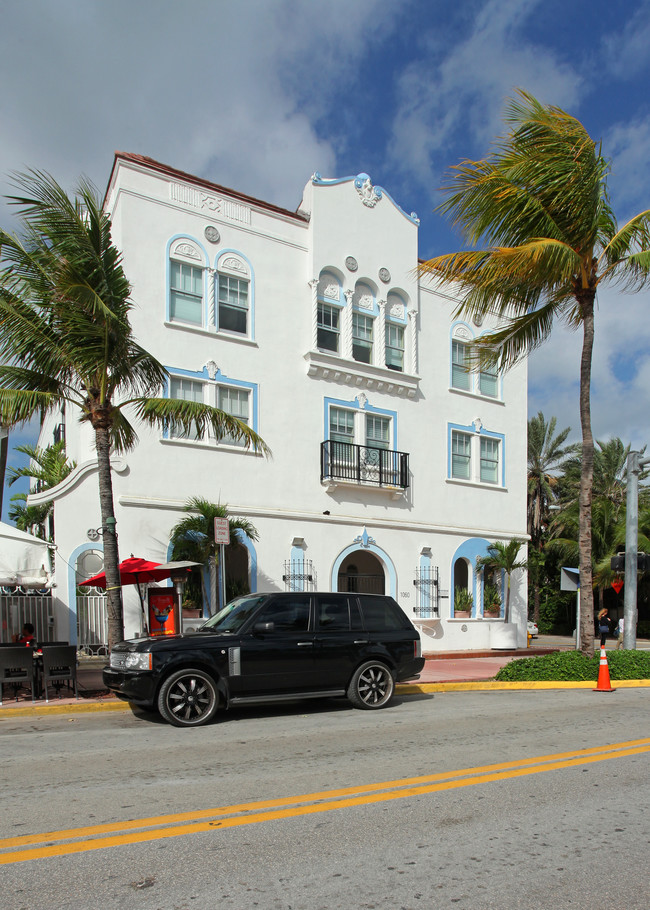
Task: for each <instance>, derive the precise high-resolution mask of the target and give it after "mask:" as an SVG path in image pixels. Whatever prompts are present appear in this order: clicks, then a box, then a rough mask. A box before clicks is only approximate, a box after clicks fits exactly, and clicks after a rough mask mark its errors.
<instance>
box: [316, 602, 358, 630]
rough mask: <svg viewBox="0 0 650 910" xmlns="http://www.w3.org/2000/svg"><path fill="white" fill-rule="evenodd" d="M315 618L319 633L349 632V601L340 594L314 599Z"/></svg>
mask: <svg viewBox="0 0 650 910" xmlns="http://www.w3.org/2000/svg"><path fill="white" fill-rule="evenodd" d="M316 616H317V622H318V630H319V631H320V632H349V631H350V601H349V598H347V597H344V596H341V595H340V594H338V595H337V594H333V595H332V596H330V597H328V596H327V594H323V595H321V596H320V597H318V598H317V599H316Z"/></svg>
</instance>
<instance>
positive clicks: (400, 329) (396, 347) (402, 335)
mask: <svg viewBox="0 0 650 910" xmlns="http://www.w3.org/2000/svg"><path fill="white" fill-rule="evenodd" d="M393 332H395V333H396V334H397V336H398V338H397V341H398V343H397V344H393V343H392V338H391V335H392V333H393ZM385 348H386V366H387V367H388V369H389V370H394V371H395V372H396V373H403V372H404V364H405V349H406V326H404V325H402V324H401V323H399V322H392V321H391V320H390V319H387V320H386V340H385ZM389 351H390V352H391V354H392V353H393V352H397V355H398V356H397V358H396V359H397V360H398V361H400V365H399V366H396V365H395V364H394V363H389V362H388V361H389Z"/></svg>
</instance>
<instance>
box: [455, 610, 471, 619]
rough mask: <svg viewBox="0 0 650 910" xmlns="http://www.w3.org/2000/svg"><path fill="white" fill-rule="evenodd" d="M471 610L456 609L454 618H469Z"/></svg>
mask: <svg viewBox="0 0 650 910" xmlns="http://www.w3.org/2000/svg"><path fill="white" fill-rule="evenodd" d="M469 616H470V611H469V610H454V619H469Z"/></svg>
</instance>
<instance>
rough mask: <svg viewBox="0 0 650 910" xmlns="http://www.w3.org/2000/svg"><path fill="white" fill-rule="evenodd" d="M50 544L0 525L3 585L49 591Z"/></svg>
mask: <svg viewBox="0 0 650 910" xmlns="http://www.w3.org/2000/svg"><path fill="white" fill-rule="evenodd" d="M49 565H50V561H49V557H48V544H46V543H45V541H44V540H39V538H38V537H32V535H31V534H25V532H24V531H19V530H18V528H14V527H13V526H12V525H8V524H5V523H4V522H0V585H6V586H14V585H20V587H22V588H49V587H51V586H52V579H51V577H50V573H49Z"/></svg>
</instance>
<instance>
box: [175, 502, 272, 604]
mask: <svg viewBox="0 0 650 910" xmlns="http://www.w3.org/2000/svg"><path fill="white" fill-rule="evenodd" d="M185 511H186V512H188V513H189V514H188V515H187V517H186V518H183V519H181V521H179V522H178V523H177V524H176V525H174V527H173V528H172V530H171V543H172V559H191V560H193V561H194V562H199V563H201V565H203V566H206V567H207V568H208V571H209V575H210V591H209V593H208V592H207V591H206V586H205V577H204V573H203V572H201V588H202V591H203V602H204V604H207V603H209V605H210V613H216V611H217V561H218V560H217V548H218V546H219V544H217V542H216V540H215V533H214V520H215V518H228V519H229V522H230V532H231V536H230V544H229V546H231V547H236V546H242V544H241V543H239V542H238V540H237V537H238V535H239V534H243V535H244V536H245V537H248V539H249V540H259V534H258V532H257V528H255V526H254V525H253V524H252V523H251V522H250V521H248V520H247V519H246V518H237V517H235V516H231V515H230V514H229V513H228V506H227V505H221V504H220V503H214V502H209V501H208V500H207V499H202V498H201V497H200V496H194V497H192V498H191V499H188V501H187V502H186V503H185ZM233 532H235V533H234V534H233ZM225 570H226V567H225V565H224V566H222V567H221V571H222V572H225Z"/></svg>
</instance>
